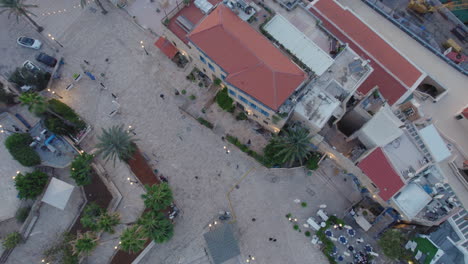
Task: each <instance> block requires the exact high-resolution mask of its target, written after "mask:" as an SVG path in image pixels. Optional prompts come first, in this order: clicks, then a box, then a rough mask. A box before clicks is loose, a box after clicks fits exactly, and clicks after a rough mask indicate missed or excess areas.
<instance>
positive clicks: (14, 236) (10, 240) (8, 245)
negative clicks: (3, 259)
mask: <svg viewBox="0 0 468 264" xmlns="http://www.w3.org/2000/svg"><path fill="white" fill-rule="evenodd" d="M22 239H23V237H22V236H21V234H20V233H18V232H13V233H10V234H8V235H7V236H6V237H5V238H4V239H3V242H2V245H3V247H4V248H5V249H12V248H14V247H16V245H18V244H19V243H20V242H21V240H22Z"/></svg>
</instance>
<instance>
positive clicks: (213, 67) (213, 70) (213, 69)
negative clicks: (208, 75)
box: [208, 63, 215, 71]
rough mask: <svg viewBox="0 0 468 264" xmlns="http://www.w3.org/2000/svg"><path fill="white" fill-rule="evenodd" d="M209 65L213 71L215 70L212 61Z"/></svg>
mask: <svg viewBox="0 0 468 264" xmlns="http://www.w3.org/2000/svg"><path fill="white" fill-rule="evenodd" d="M208 67H209V68H210V69H211V70H212V71H215V69H214V67H213V65H211V63H208Z"/></svg>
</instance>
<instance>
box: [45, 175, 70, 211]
mask: <svg viewBox="0 0 468 264" xmlns="http://www.w3.org/2000/svg"><path fill="white" fill-rule="evenodd" d="M73 188H74V187H73V185H71V184H68V183H66V182H64V181H61V180H59V179H57V178H55V177H52V180H51V181H50V183H49V186H48V187H47V190H46V192H45V194H44V197H42V201H43V202H44V203H47V204H50V205H52V206H53V207H56V208H58V209H60V210H63V209H65V206H66V205H67V202H68V200H69V199H70V196H71V194H72V192H73Z"/></svg>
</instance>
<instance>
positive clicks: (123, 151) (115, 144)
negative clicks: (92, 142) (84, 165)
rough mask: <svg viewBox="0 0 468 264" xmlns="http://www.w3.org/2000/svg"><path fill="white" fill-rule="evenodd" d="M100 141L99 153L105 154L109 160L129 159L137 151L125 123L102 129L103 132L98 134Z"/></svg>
mask: <svg viewBox="0 0 468 264" xmlns="http://www.w3.org/2000/svg"><path fill="white" fill-rule="evenodd" d="M98 139H99V141H100V142H99V143H98V144H97V145H96V147H97V148H98V151H97V153H96V154H97V155H99V154H103V155H104V159H105V160H106V161H107V160H109V159H112V160H113V161H114V165H115V160H116V159H117V158H119V160H120V161H127V160H129V159H130V158H132V156H133V153H135V151H136V145H135V141H136V139H134V138H132V136H130V134H129V133H128V132H127V131H125V130H124V128H123V125H120V126H112V127H111V128H109V129H104V128H103V129H102V134H101V135H100V136H98Z"/></svg>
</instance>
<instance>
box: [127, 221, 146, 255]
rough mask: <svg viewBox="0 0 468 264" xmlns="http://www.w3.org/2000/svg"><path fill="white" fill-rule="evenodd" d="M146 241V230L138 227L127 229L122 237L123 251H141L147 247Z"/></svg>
mask: <svg viewBox="0 0 468 264" xmlns="http://www.w3.org/2000/svg"><path fill="white" fill-rule="evenodd" d="M146 241H147V238H146V233H145V230H144V229H143V227H141V226H137V225H133V226H131V227H129V228H127V229H125V230H124V231H123V232H122V235H121V236H120V242H121V244H120V246H121V247H122V250H123V251H126V252H129V253H137V252H139V251H141V250H142V249H143V248H144V247H145V244H146Z"/></svg>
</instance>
